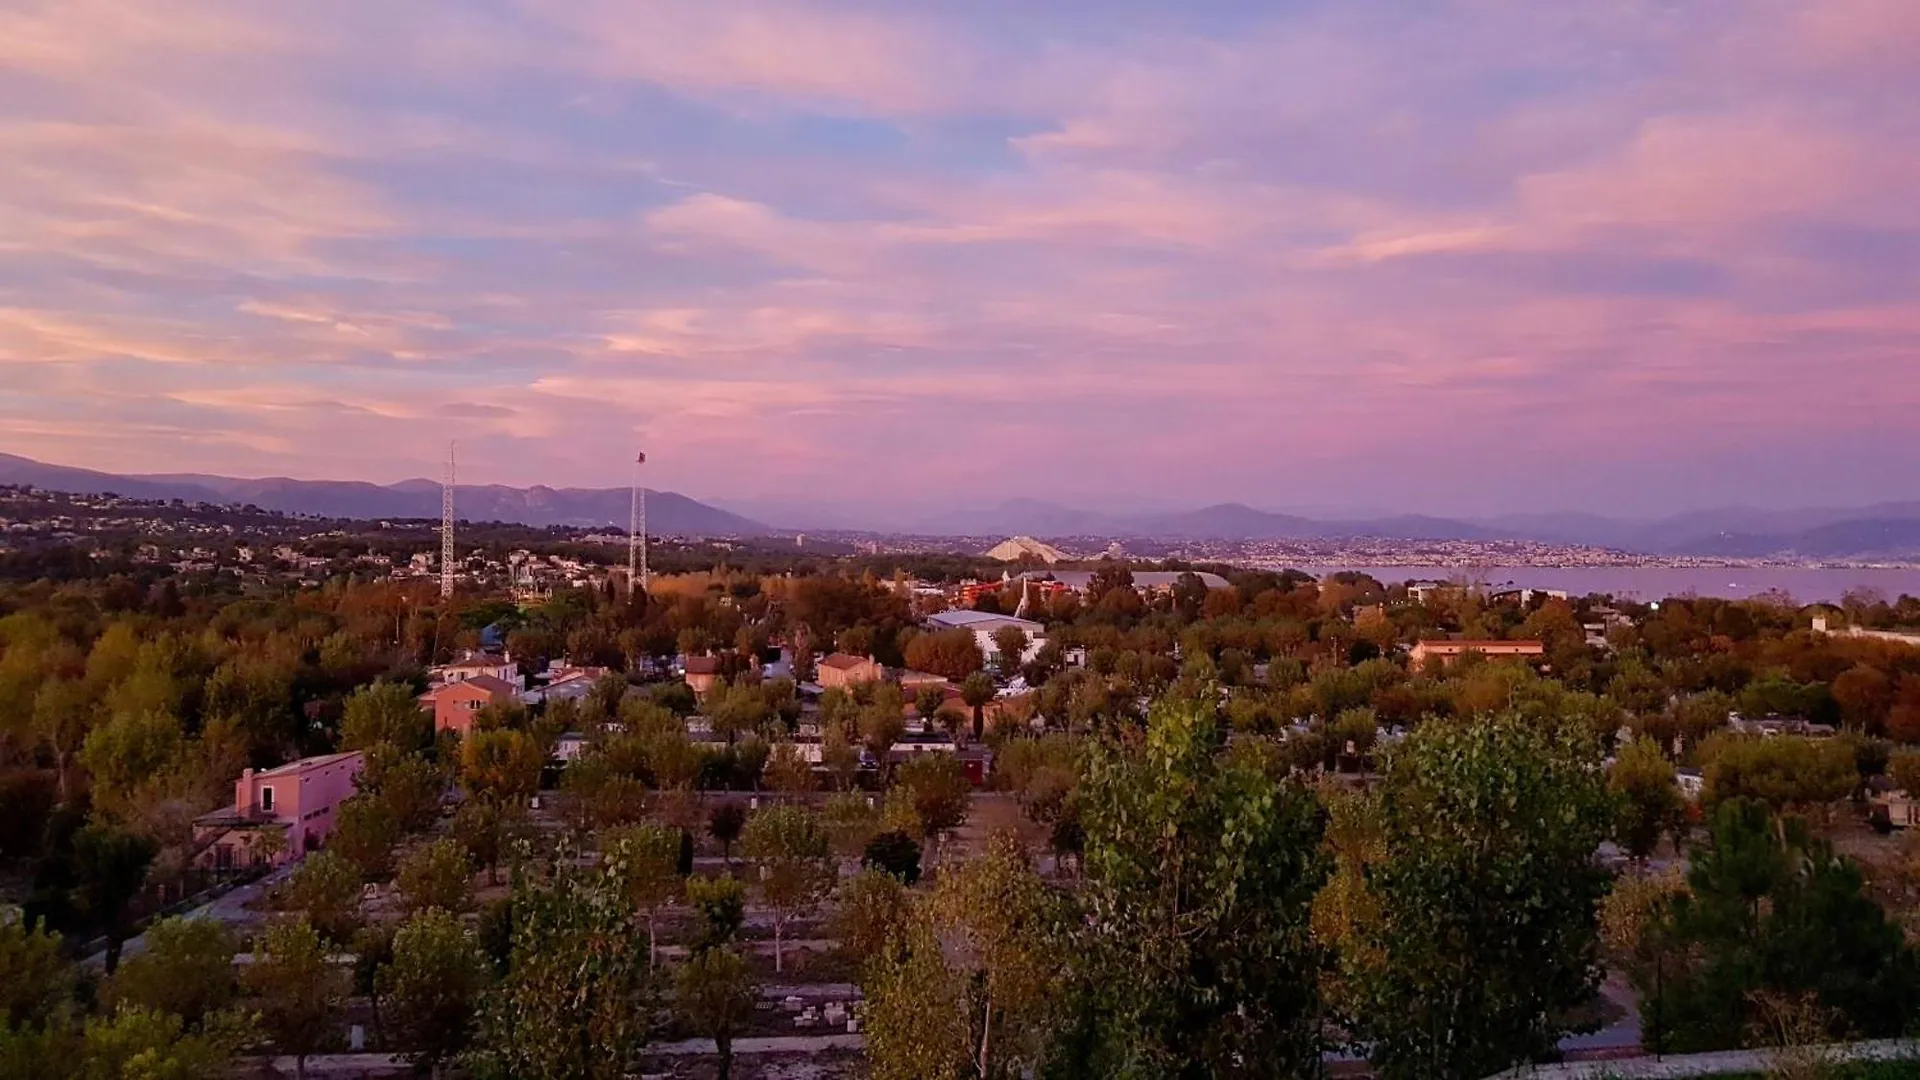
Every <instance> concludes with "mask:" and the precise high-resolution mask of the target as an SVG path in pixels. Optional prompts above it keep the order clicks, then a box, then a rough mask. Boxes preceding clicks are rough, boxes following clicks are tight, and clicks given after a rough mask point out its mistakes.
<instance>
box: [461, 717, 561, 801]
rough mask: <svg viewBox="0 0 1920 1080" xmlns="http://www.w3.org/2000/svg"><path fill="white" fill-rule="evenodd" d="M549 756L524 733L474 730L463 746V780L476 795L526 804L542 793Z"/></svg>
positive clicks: (463, 742) (462, 743)
mask: <svg viewBox="0 0 1920 1080" xmlns="http://www.w3.org/2000/svg"><path fill="white" fill-rule="evenodd" d="M545 764H546V755H545V754H543V753H541V752H540V747H539V745H538V744H536V743H535V742H534V741H533V739H532V738H531V737H529V736H528V735H527V734H526V733H525V732H523V731H475V732H473V733H471V734H470V735H468V736H467V738H466V739H464V740H463V741H462V742H461V744H460V780H461V782H462V783H464V784H465V785H466V787H467V790H468V791H469V792H471V793H473V794H474V795H475V796H477V797H479V798H483V799H493V800H496V801H514V802H525V801H526V800H527V798H528V797H529V796H531V795H532V794H533V793H534V792H536V791H538V790H540V769H541V767H542V766H544V765H545Z"/></svg>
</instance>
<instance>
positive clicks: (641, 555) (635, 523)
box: [627, 453, 647, 596]
mask: <svg viewBox="0 0 1920 1080" xmlns="http://www.w3.org/2000/svg"><path fill="white" fill-rule="evenodd" d="M646 463H647V455H646V454H645V453H641V454H639V455H637V456H635V457H634V459H633V487H632V490H631V491H629V492H628V496H627V591H628V594H629V595H633V596H645V595H646V593H647V489H646V488H643V487H641V486H640V466H642V465H645V464H646Z"/></svg>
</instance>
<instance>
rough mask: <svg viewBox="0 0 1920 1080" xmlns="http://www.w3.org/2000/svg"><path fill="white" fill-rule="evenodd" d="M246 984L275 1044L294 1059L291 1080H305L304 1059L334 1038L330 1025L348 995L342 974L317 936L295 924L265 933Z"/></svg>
mask: <svg viewBox="0 0 1920 1080" xmlns="http://www.w3.org/2000/svg"><path fill="white" fill-rule="evenodd" d="M244 981H245V983H246V986H247V989H248V990H250V991H251V992H252V993H253V995H254V1002H253V1004H254V1005H255V1007H256V1008H257V1009H258V1010H259V1013H260V1020H261V1023H262V1025H263V1026H264V1027H265V1028H266V1031H267V1033H268V1034H269V1035H271V1036H272V1037H273V1042H274V1045H275V1046H277V1047H279V1049H280V1052H281V1053H283V1054H289V1055H291V1056H292V1057H293V1068H294V1075H295V1076H297V1077H301V1078H304V1077H305V1076H306V1075H307V1057H308V1055H310V1054H312V1053H313V1052H314V1051H316V1050H318V1049H320V1048H321V1047H322V1046H325V1045H326V1044H327V1043H328V1042H329V1041H331V1039H332V1037H333V1034H334V1032H333V1028H332V1024H331V1021H332V1020H333V1019H334V1013H335V1011H336V1010H337V1009H338V1008H339V1007H340V1004H341V1002H342V1000H344V998H345V996H346V986H345V975H344V973H343V972H342V971H341V970H340V969H339V968H338V967H336V966H335V965H334V964H333V962H332V961H331V960H329V959H328V958H327V952H326V949H325V947H324V946H323V945H322V943H321V940H320V935H319V933H318V932H317V931H315V930H314V928H313V927H312V925H310V924H309V923H307V922H306V921H305V920H299V921H294V922H284V923H281V924H279V925H277V926H275V927H273V928H272V929H270V930H268V931H267V934H266V938H265V940H264V941H263V942H262V943H261V944H260V946H259V947H258V948H257V949H256V950H255V953H254V962H253V963H251V964H249V965H247V970H246V976H245V980H244Z"/></svg>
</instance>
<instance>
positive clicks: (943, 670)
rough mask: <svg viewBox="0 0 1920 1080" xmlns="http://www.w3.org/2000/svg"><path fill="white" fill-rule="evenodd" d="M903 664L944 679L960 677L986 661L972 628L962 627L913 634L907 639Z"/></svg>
mask: <svg viewBox="0 0 1920 1080" xmlns="http://www.w3.org/2000/svg"><path fill="white" fill-rule="evenodd" d="M905 659H906V661H907V666H908V667H910V668H912V669H914V670H915V671H925V672H930V673H932V674H934V675H938V676H940V677H942V678H946V679H964V678H966V677H967V676H968V675H971V674H973V673H974V672H976V671H979V670H980V669H981V668H982V667H984V666H985V665H986V657H985V656H983V655H982V654H981V652H980V643H979V641H978V640H976V639H975V638H974V636H973V631H971V630H967V629H964V628H956V629H953V630H939V631H935V632H934V633H930V634H919V635H916V636H915V637H914V638H913V640H911V641H909V642H907V647H906V656H905Z"/></svg>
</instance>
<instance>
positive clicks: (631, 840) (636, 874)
mask: <svg viewBox="0 0 1920 1080" xmlns="http://www.w3.org/2000/svg"><path fill="white" fill-rule="evenodd" d="M600 852H601V858H602V859H603V860H604V861H605V863H606V867H607V872H608V873H609V874H610V875H611V876H612V879H613V880H614V881H615V882H617V883H618V884H619V887H620V891H621V894H622V895H623V896H625V897H626V900H627V903H628V904H629V905H631V906H632V908H633V910H635V911H638V912H639V913H640V916H641V918H642V919H644V920H645V921H646V924H647V964H648V966H649V967H652V966H653V965H655V964H657V963H658V962H659V954H660V947H659V937H658V925H659V921H660V913H661V912H662V911H664V910H666V909H667V908H668V907H670V906H671V905H672V904H673V902H674V900H676V899H678V898H679V896H680V893H681V889H682V885H681V880H680V866H679V864H680V833H679V830H677V829H670V828H668V827H666V826H665V825H625V826H621V827H620V828H617V829H610V830H608V831H607V832H606V833H604V834H602V835H601V837H600Z"/></svg>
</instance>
